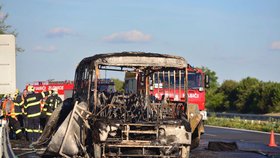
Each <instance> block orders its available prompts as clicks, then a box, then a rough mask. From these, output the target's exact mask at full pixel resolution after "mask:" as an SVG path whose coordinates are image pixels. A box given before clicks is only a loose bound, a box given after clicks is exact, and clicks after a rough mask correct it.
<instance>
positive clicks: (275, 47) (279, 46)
mask: <svg viewBox="0 0 280 158" xmlns="http://www.w3.org/2000/svg"><path fill="white" fill-rule="evenodd" d="M270 48H271V49H273V50H280V41H274V42H272V43H271V46H270Z"/></svg>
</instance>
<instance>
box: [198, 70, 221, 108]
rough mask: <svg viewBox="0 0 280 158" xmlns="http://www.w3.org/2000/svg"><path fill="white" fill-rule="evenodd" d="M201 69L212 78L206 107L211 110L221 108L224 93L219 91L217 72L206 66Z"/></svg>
mask: <svg viewBox="0 0 280 158" xmlns="http://www.w3.org/2000/svg"><path fill="white" fill-rule="evenodd" d="M201 69H202V71H203V72H204V73H205V74H206V75H208V76H209V78H210V88H208V89H207V90H206V107H207V109H209V110H220V108H221V105H222V103H223V100H224V95H223V93H218V92H217V89H218V86H219V83H218V77H217V75H216V72H215V71H212V70H210V69H209V68H207V67H204V66H203V67H202V68H201Z"/></svg>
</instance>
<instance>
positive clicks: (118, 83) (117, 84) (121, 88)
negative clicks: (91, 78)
mask: <svg viewBox="0 0 280 158" xmlns="http://www.w3.org/2000/svg"><path fill="white" fill-rule="evenodd" d="M112 80H113V81H114V83H115V87H116V90H117V91H119V92H124V82H123V81H121V80H119V79H117V78H112Z"/></svg>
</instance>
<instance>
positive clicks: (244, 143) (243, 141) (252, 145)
mask: <svg viewBox="0 0 280 158" xmlns="http://www.w3.org/2000/svg"><path fill="white" fill-rule="evenodd" d="M274 137H275V142H276V144H278V145H280V134H275V135H274ZM217 141H218V142H236V143H237V146H238V150H235V151H230V152H229V151H211V150H208V149H207V148H208V143H209V142H217ZM269 143H270V133H264V132H254V131H247V130H238V129H229V128H219V127H212V126H206V127H205V134H204V135H202V137H201V142H200V146H199V147H198V148H197V149H194V150H193V151H192V152H191V158H198V157H199V158H204V157H205V158H264V157H274V158H280V147H279V146H277V147H269V146H268V144H269Z"/></svg>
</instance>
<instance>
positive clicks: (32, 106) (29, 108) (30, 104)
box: [24, 91, 51, 118]
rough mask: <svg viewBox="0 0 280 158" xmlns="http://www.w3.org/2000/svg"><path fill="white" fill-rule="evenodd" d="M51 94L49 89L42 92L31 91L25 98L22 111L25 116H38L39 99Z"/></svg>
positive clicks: (39, 113) (39, 110)
mask: <svg viewBox="0 0 280 158" xmlns="http://www.w3.org/2000/svg"><path fill="white" fill-rule="evenodd" d="M49 94H51V91H47V92H42V93H31V94H28V95H27V96H26V98H25V103H24V111H25V113H26V116H27V118H32V117H39V116H40V115H41V99H43V98H45V97H46V96H48V95H49Z"/></svg>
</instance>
